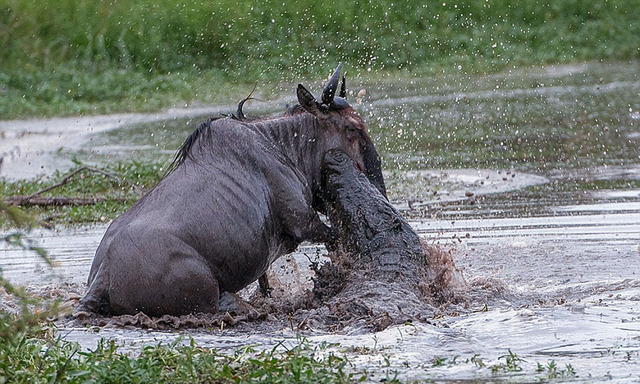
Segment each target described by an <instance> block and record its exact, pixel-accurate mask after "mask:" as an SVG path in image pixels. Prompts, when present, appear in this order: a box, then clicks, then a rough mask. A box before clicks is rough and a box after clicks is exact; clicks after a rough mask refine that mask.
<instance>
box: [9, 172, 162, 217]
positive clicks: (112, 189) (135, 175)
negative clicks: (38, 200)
mask: <svg viewBox="0 0 640 384" xmlns="http://www.w3.org/2000/svg"><path fill="white" fill-rule="evenodd" d="M167 166H168V164H164V163H153V162H149V163H146V162H145V163H142V162H138V161H135V160H134V161H128V162H125V163H123V162H121V163H117V164H115V165H111V166H107V167H101V168H99V169H98V168H90V167H89V168H88V169H86V170H82V171H80V172H78V173H76V174H75V175H74V176H73V177H71V178H70V179H69V181H68V182H67V183H66V184H64V185H63V186H61V187H58V188H55V189H53V190H51V191H49V192H45V193H43V194H41V195H40V196H43V197H53V196H63V197H71V198H76V197H89V198H91V197H103V198H105V201H103V202H99V203H96V204H92V205H85V206H71V205H67V206H48V207H37V206H36V207H26V208H24V209H22V210H19V211H17V210H15V208H13V209H12V210H9V209H7V210H6V212H7V213H9V212H20V213H19V214H21V215H26V216H27V217H37V218H38V220H39V221H40V222H41V223H44V222H49V223H50V224H51V223H53V224H67V225H69V224H80V223H95V222H105V221H109V220H111V219H114V218H115V217H117V216H118V215H120V214H121V213H123V212H125V211H126V210H127V209H129V207H131V205H132V204H133V203H134V202H135V201H136V200H138V199H139V198H140V197H141V196H142V194H143V193H144V192H146V191H147V190H149V189H151V188H152V187H153V186H155V185H156V184H157V183H158V181H160V179H161V178H162V176H163V175H164V173H165V172H166V170H167ZM82 167H83V166H82V165H80V164H79V165H77V166H76V167H74V168H72V169H71V170H70V171H69V172H68V173H66V174H64V175H63V174H61V173H60V172H59V171H56V172H55V174H54V175H53V176H51V177H47V178H39V179H32V180H19V181H15V182H10V181H7V180H6V179H0V197H2V196H4V197H11V196H29V195H31V194H33V193H35V192H37V191H40V190H43V189H45V188H47V187H50V186H52V185H54V184H56V183H58V182H59V181H61V180H62V179H63V178H64V176H65V175H69V174H71V173H73V172H74V171H76V170H79V169H80V168H82ZM16 214H18V213H16ZM2 224H3V222H2V221H0V228H1V227H2ZM5 225H6V223H5Z"/></svg>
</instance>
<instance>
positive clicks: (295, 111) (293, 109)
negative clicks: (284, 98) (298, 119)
mask: <svg viewBox="0 0 640 384" xmlns="http://www.w3.org/2000/svg"><path fill="white" fill-rule="evenodd" d="M304 112H306V111H305V110H304V108H302V106H300V104H296V105H294V106H288V105H287V109H286V110H285V111H284V112H283V113H282V116H295V115H299V114H301V113H304Z"/></svg>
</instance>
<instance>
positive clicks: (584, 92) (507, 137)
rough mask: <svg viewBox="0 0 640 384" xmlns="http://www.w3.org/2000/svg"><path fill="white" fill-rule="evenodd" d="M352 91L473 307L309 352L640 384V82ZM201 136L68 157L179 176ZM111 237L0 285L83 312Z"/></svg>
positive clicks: (302, 264)
mask: <svg viewBox="0 0 640 384" xmlns="http://www.w3.org/2000/svg"><path fill="white" fill-rule="evenodd" d="M356 86H357V87H360V86H362V87H365V88H367V90H368V95H369V96H368V97H369V99H366V100H365V102H364V104H363V105H362V106H361V107H360V108H361V112H362V113H363V115H365V117H366V120H367V122H368V123H369V125H370V129H371V132H372V135H373V136H374V140H375V141H376V142H377V143H379V145H378V147H379V149H380V152H381V154H382V156H383V158H384V167H385V172H386V177H387V180H388V184H389V193H390V197H391V199H392V201H393V202H394V204H395V205H396V207H398V209H400V211H401V212H402V213H403V215H405V216H406V217H407V218H409V219H410V223H411V225H412V226H413V227H414V228H415V229H416V230H417V231H418V232H419V234H420V235H421V236H423V237H424V238H426V239H427V240H428V241H429V242H433V243H438V244H440V245H441V246H443V247H446V248H452V249H454V257H455V261H456V264H457V266H458V267H459V268H462V269H463V271H464V275H465V277H466V279H467V281H468V283H469V284H470V286H471V290H470V293H469V300H468V303H467V304H466V305H451V306H449V307H444V308H441V313H439V314H438V315H437V316H436V317H434V319H432V321H431V322H430V323H429V324H427V323H414V324H408V325H400V326H392V327H390V328H388V329H386V330H385V331H382V332H378V333H363V332H362V329H358V328H353V329H351V330H347V334H346V335H344V334H341V335H335V334H326V333H323V332H320V331H314V330H305V331H303V335H304V336H305V337H307V338H308V339H309V340H310V342H311V343H313V344H315V343H318V344H319V343H321V342H323V341H329V342H337V343H339V344H340V345H339V346H336V347H332V350H337V351H341V352H344V353H347V354H348V355H349V356H350V360H351V361H352V362H354V363H355V364H356V366H357V367H358V368H367V369H368V370H369V371H370V372H371V373H372V374H373V376H372V377H371V380H372V381H379V380H381V379H383V378H385V377H386V376H387V375H389V376H391V377H393V376H394V375H395V374H397V375H398V377H399V378H400V379H403V380H404V379H433V380H436V381H465V380H469V381H471V380H475V379H484V380H493V381H497V382H531V381H539V380H542V381H544V380H548V379H550V378H554V376H555V377H558V378H559V379H560V380H568V381H569V380H570V381H581V382H594V381H604V380H613V381H614V382H638V381H640V276H639V275H640V158H639V156H640V152H639V150H638V140H639V139H640V136H639V135H638V133H639V131H640V130H639V129H638V124H639V123H640V115H639V114H638V113H639V112H638V111H640V97H638V96H640V68H639V66H638V64H637V63H633V64H618V65H611V64H607V65H604V64H586V65H581V66H571V67H551V68H539V69H528V70H517V71H516V70H514V71H511V72H509V73H503V74H499V75H492V76H485V77H481V78H469V79H467V78H466V77H465V78H462V79H460V78H456V77H442V78H435V79H424V78H416V79H390V80H389V81H388V82H381V83H378V84H375V85H367V84H364V83H363V84H356ZM246 110H247V114H250V112H248V111H250V105H249V106H248V107H247V109H246ZM198 113H199V112H198ZM198 113H196V114H198ZM199 120H201V118H200V117H194V118H189V119H175V120H174V119H171V118H166V117H165V118H163V119H162V120H156V122H154V123H145V124H134V125H127V124H123V125H122V126H120V127H111V128H109V129H107V128H105V129H104V130H103V131H102V132H101V133H100V134H97V135H88V136H87V137H88V139H87V141H85V142H84V144H82V145H81V147H82V150H79V148H77V149H76V150H74V151H75V154H76V155H77V156H80V157H81V158H83V159H85V160H86V161H95V162H102V161H107V160H109V161H113V159H124V158H129V157H132V156H135V157H140V158H148V159H150V158H154V156H155V157H157V156H160V157H162V156H164V158H165V159H169V158H170V156H171V154H172V153H173V148H175V147H176V146H177V145H179V143H180V142H181V140H182V139H183V138H184V137H185V135H186V134H188V132H190V131H191V130H192V129H193V127H194V125H195V124H196V122H197V121H199ZM158 121H161V123H158ZM15 124H17V123H14V126H17V125H15ZM50 124H55V123H54V122H52V123H50ZM0 129H1V126H0ZM12 132H13V131H12ZM16 137H17V136H16ZM89 140H90V141H89ZM87 143H89V144H88V145H87ZM1 148H2V147H0V149H1ZM47 148H48V147H47ZM52 148H53V147H52ZM34 151H35V149H34ZM42 151H43V153H45V152H46V149H43V150H42ZM52 151H55V148H53V149H52ZM72 152H73V151H72ZM56 156H58V157H63V158H64V155H60V154H58V155H56ZM145 156H146V157H145ZM52 158H57V157H55V156H54V157H52ZM52 164H53V165H51V167H55V166H56V164H58V163H55V162H54V163H52ZM47 167H49V166H47ZM5 170H6V163H5ZM105 230H106V227H105V226H103V225H97V226H91V227H80V228H73V229H60V230H58V231H55V232H52V231H45V230H42V231H36V232H33V233H32V234H31V237H32V238H34V239H35V240H36V241H37V242H38V243H39V244H41V245H42V246H44V247H46V248H47V249H48V250H49V252H50V255H51V256H52V257H53V258H54V260H56V262H57V267H55V268H49V267H48V266H46V265H45V264H44V263H43V262H41V261H40V260H39V259H38V258H37V257H36V256H34V255H31V254H28V253H26V252H24V251H19V250H14V249H5V248H2V249H0V265H1V266H2V268H3V273H4V275H5V276H7V277H8V278H9V279H10V280H11V281H15V282H19V283H22V284H25V285H27V286H29V287H31V288H32V289H33V290H35V291H38V292H41V293H42V294H47V295H53V296H58V297H65V295H66V296H71V297H76V296H77V295H79V294H81V293H82V292H83V289H84V285H83V284H84V281H85V279H86V276H87V274H88V269H89V266H90V263H91V260H92V258H93V253H94V252H95V249H96V247H97V244H98V242H99V241H100V238H101V236H102V234H103V233H104V231H105ZM323 252H324V251H323V250H321V249H320V250H318V248H317V247H315V246H313V245H305V246H304V247H302V248H301V249H300V250H299V252H297V253H296V254H294V255H293V256H292V257H289V258H283V259H281V260H279V261H278V264H277V265H275V266H274V268H273V270H274V272H275V273H277V274H278V276H280V278H281V281H282V283H283V284H286V285H287V287H289V288H288V289H291V287H297V289H302V288H303V287H308V286H309V280H308V277H309V269H308V265H309V258H314V257H321V255H322V254H323ZM316 254H319V255H320V256H317V255H316ZM288 260H289V261H288ZM59 332H60V334H61V335H63V337H64V338H66V339H68V340H73V341H78V342H80V343H81V344H83V345H84V346H86V347H87V348H92V347H93V346H95V345H96V343H97V341H98V340H99V338H101V337H107V338H113V339H116V340H120V341H122V342H123V343H126V348H134V349H135V348H137V347H138V346H140V345H143V344H145V343H153V344H156V343H158V342H163V343H169V342H171V341H173V340H175V339H177V338H179V337H181V336H185V335H187V336H192V337H194V338H195V340H196V342H197V343H198V344H200V345H203V346H210V347H215V348H218V349H220V350H222V351H232V350H234V349H236V348H239V347H242V346H245V345H247V344H253V345H254V346H257V347H258V348H269V347H272V346H275V345H276V344H278V343H279V342H281V341H283V340H285V345H292V344H297V340H296V332H295V331H294V330H292V329H290V328H288V327H284V328H282V329H273V328H270V329H267V328H264V329H263V330H262V329H261V331H260V332H258V333H254V334H252V333H249V332H247V331H246V328H244V329H233V328H226V329H224V330H213V329H209V330H197V329H194V330H181V331H179V332H156V331H148V330H141V329H132V328H95V327H92V328H76V327H71V326H66V325H65V324H64V323H63V324H61V328H60V330H59ZM509 350H510V351H512V352H513V353H515V354H516V355H517V357H519V358H521V359H524V361H519V362H518V364H517V365H518V366H519V367H520V368H521V370H516V369H511V370H510V369H509V368H508V367H507V366H506V363H507V358H506V357H505V356H506V355H508V351H509ZM325 353H326V352H325ZM551 362H553V363H555V364H556V368H553V365H552V364H551ZM538 364H540V365H541V367H542V368H541V369H539V368H538ZM550 364H551V365H550ZM568 364H569V365H568ZM512 368H513V367H512ZM571 370H573V371H575V375H573V374H571V372H570V371H571Z"/></svg>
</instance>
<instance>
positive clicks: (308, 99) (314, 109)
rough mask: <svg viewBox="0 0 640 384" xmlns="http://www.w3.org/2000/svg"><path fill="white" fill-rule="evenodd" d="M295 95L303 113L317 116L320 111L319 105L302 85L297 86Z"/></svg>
mask: <svg viewBox="0 0 640 384" xmlns="http://www.w3.org/2000/svg"><path fill="white" fill-rule="evenodd" d="M296 94H297V96H298V103H300V106H301V107H302V108H304V110H305V111H307V112H309V113H311V114H312V115H314V116H318V115H319V114H320V113H321V112H323V111H322V108H321V107H320V104H319V103H318V102H317V101H316V98H315V97H313V95H312V94H311V92H309V91H308V90H307V88H305V87H304V85H302V84H298V89H297V90H296Z"/></svg>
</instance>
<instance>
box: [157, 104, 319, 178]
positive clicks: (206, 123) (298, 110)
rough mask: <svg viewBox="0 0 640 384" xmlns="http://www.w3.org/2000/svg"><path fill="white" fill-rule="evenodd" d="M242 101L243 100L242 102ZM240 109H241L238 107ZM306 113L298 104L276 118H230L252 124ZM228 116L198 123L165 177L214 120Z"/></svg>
mask: <svg viewBox="0 0 640 384" xmlns="http://www.w3.org/2000/svg"><path fill="white" fill-rule="evenodd" d="M243 101H244V100H243ZM240 108H241V107H240ZM305 112H306V111H305V110H304V108H302V107H301V106H300V105H299V104H296V105H293V106H288V105H287V109H286V110H285V111H284V112H283V113H281V114H279V115H276V116H270V117H266V118H259V119H250V120H249V119H239V118H238V117H236V116H235V115H233V114H231V116H230V117H231V118H232V119H234V120H239V121H243V122H253V121H264V120H269V119H273V118H277V117H293V116H297V115H300V114H302V113H305ZM226 117H229V116H224V115H223V116H219V117H210V118H208V119H207V120H206V121H203V122H202V123H200V124H199V125H198V127H197V128H196V129H195V130H194V131H193V132H192V133H191V134H190V135H189V137H187V138H186V139H185V141H184V142H183V143H182V145H181V146H180V148H179V149H178V152H177V153H176V156H175V158H174V159H173V161H172V162H171V165H169V168H168V170H167V173H166V174H165V176H167V175H168V174H170V173H171V172H173V171H174V170H175V169H176V168H178V166H180V164H182V163H184V161H185V160H186V159H187V158H188V157H189V156H191V148H192V147H193V144H195V142H196V141H197V140H198V138H199V137H200V136H202V134H203V133H204V132H206V131H207V129H209V127H210V126H211V123H212V122H213V121H215V120H218V119H223V118H226Z"/></svg>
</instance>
